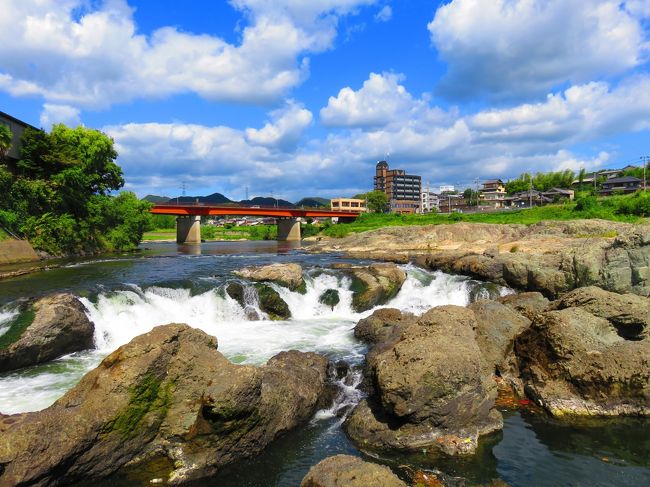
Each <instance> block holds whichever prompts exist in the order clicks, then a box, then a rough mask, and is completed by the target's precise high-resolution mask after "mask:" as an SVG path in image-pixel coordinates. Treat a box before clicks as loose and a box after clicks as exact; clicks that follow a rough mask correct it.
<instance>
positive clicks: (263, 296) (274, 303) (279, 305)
mask: <svg viewBox="0 0 650 487" xmlns="http://www.w3.org/2000/svg"><path fill="white" fill-rule="evenodd" d="M255 289H257V297H258V298H259V302H260V308H261V309H262V311H264V312H265V313H266V314H268V315H269V317H270V318H271V319H272V320H288V319H289V318H291V310H290V309H289V305H288V304H287V303H285V302H284V300H283V299H282V298H281V297H280V295H279V294H278V292H277V291H276V290H275V289H273V288H271V287H269V286H267V285H265V284H255Z"/></svg>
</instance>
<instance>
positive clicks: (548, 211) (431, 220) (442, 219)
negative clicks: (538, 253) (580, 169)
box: [322, 202, 642, 238]
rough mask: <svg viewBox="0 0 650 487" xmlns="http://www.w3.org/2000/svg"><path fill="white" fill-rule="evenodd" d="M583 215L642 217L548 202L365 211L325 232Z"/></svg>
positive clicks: (529, 221)
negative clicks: (487, 208) (489, 209)
mask: <svg viewBox="0 0 650 487" xmlns="http://www.w3.org/2000/svg"><path fill="white" fill-rule="evenodd" d="M582 218H602V219H604V220H612V221H619V222H627V223H635V222H638V221H640V220H642V217H641V216H637V215H630V214H621V213H617V211H616V208H615V207H613V206H606V205H603V204H601V203H600V202H599V203H598V204H596V205H595V206H588V207H585V208H584V209H578V208H576V204H575V203H567V204H564V205H548V206H542V207H539V208H532V209H523V210H505V211H501V212H494V213H452V214H451V215H447V214H429V215H396V214H365V215H361V216H360V217H359V218H358V219H357V220H356V221H354V222H352V223H347V224H341V225H332V226H330V227H328V228H326V229H325V230H323V232H322V233H323V234H324V235H327V236H329V237H337V238H340V237H345V236H346V235H349V234H351V233H359V232H365V231H368V230H375V229H377V228H382V227H392V226H407V225H440V224H444V223H457V222H471V223H498V224H506V223H519V224H524V225H531V224H533V223H538V222H540V221H544V220H577V219H582Z"/></svg>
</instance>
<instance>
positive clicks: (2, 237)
mask: <svg viewBox="0 0 650 487" xmlns="http://www.w3.org/2000/svg"><path fill="white" fill-rule="evenodd" d="M8 239H9V235H7V232H5V231H4V230H3V229H2V228H0V242H2V241H3V240H8Z"/></svg>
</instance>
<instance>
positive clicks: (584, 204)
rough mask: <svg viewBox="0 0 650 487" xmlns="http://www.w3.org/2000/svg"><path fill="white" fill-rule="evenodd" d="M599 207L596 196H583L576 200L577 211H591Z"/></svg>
mask: <svg viewBox="0 0 650 487" xmlns="http://www.w3.org/2000/svg"><path fill="white" fill-rule="evenodd" d="M596 206H598V199H597V198H596V197H595V196H582V197H580V198H577V199H576V207H575V211H590V210H593V209H594V208H595V207H596Z"/></svg>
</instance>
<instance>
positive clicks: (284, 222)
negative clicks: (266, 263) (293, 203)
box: [278, 218, 300, 242]
mask: <svg viewBox="0 0 650 487" xmlns="http://www.w3.org/2000/svg"><path fill="white" fill-rule="evenodd" d="M278 241H282V242H296V241H297V242H300V222H299V221H298V219H297V218H278Z"/></svg>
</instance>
